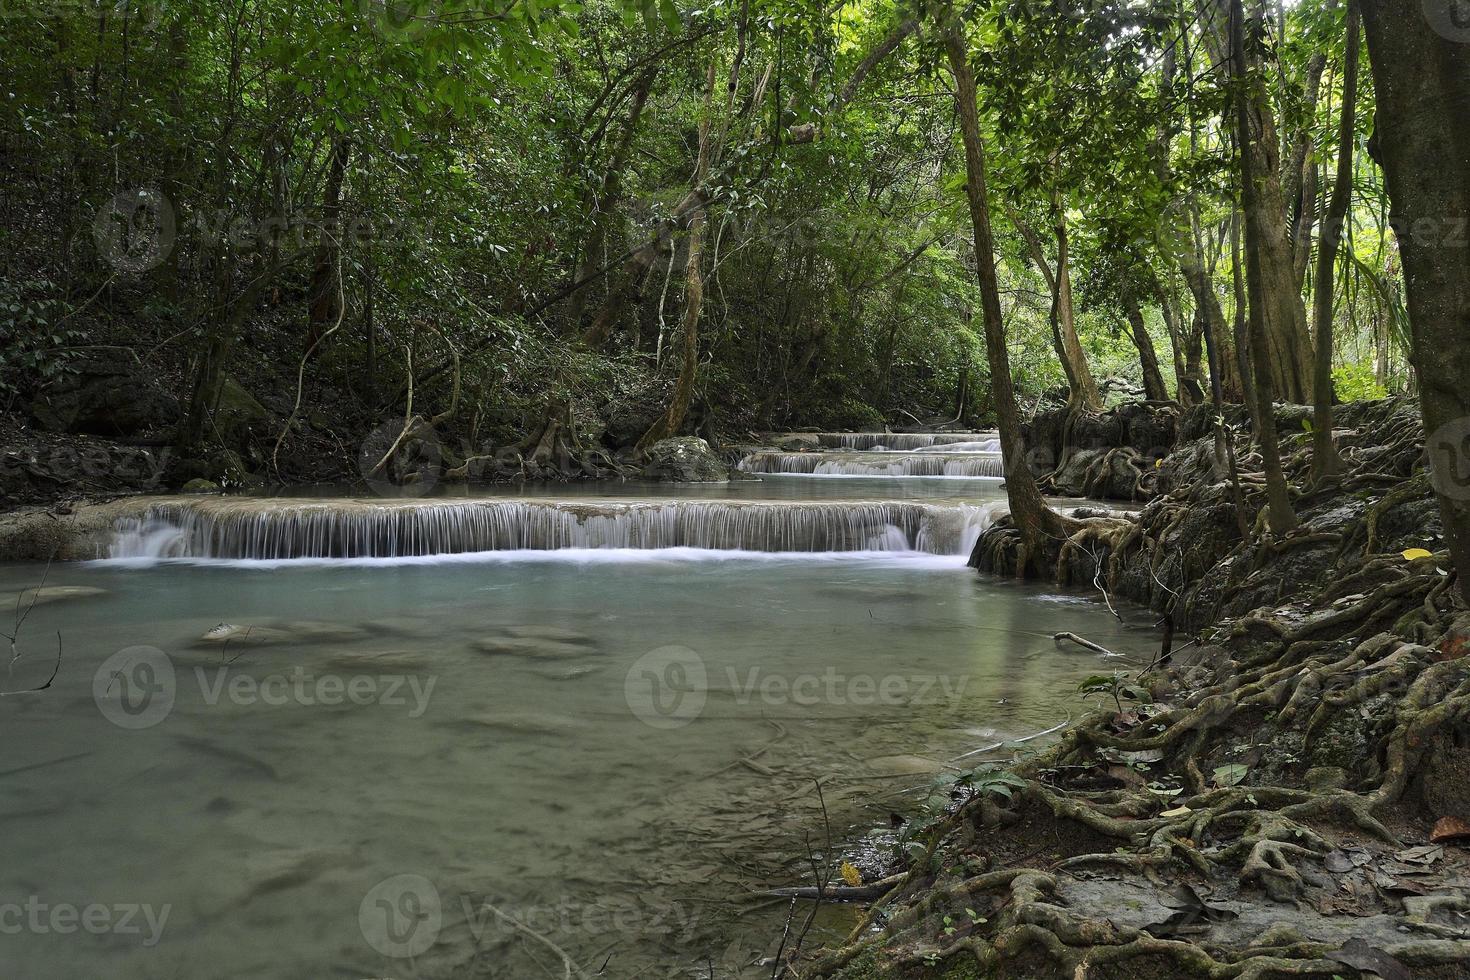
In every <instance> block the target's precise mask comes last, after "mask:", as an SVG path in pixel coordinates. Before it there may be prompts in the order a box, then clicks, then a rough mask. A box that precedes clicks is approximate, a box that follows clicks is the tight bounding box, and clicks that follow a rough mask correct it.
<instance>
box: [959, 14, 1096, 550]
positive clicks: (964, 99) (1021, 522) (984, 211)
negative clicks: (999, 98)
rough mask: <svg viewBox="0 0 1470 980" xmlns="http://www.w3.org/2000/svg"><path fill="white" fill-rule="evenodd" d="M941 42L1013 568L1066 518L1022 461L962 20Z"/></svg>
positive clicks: (1059, 531)
mask: <svg viewBox="0 0 1470 980" xmlns="http://www.w3.org/2000/svg"><path fill="white" fill-rule="evenodd" d="M944 47H945V52H946V54H947V55H948V57H949V65H950V70H951V71H952V72H953V73H954V81H955V102H956V104H957V108H958V110H959V117H960V136H961V139H962V140H963V142H964V145H965V174H966V179H965V198H966V200H967V201H968V202H969V205H970V220H971V224H972V225H973V226H974V233H975V267H976V275H977V278H978V279H979V283H980V299H981V313H982V316H983V319H984V323H985V354H986V359H987V361H988V362H989V365H990V384H991V391H992V394H993V395H994V400H995V413H996V417H997V419H998V421H999V424H1000V440H1001V449H1002V453H1003V461H1004V466H1005V475H1006V497H1007V499H1008V500H1009V501H1010V506H1011V520H1012V521H1013V522H1014V523H1015V525H1016V527H1017V528H1019V529H1020V531H1021V536H1022V542H1023V551H1024V552H1025V553H1024V554H1023V555H1022V556H1021V558H1020V560H1019V561H1018V562H1017V571H1018V573H1021V572H1023V571H1024V569H1025V567H1026V565H1027V564H1028V562H1029V561H1030V560H1031V559H1032V558H1033V557H1034V556H1037V555H1039V554H1040V551H1041V544H1042V540H1043V539H1044V538H1046V537H1063V536H1065V534H1066V531H1067V527H1066V523H1065V522H1064V521H1063V520H1062V518H1061V516H1060V515H1058V514H1057V513H1055V512H1054V511H1052V510H1051V509H1050V508H1049V507H1047V506H1046V501H1045V500H1044V499H1042V496H1041V491H1040V490H1039V489H1037V486H1036V480H1035V478H1034V477H1032V475H1031V470H1030V469H1029V468H1028V467H1027V465H1026V458H1025V456H1026V450H1025V445H1024V444H1023V442H1022V440H1021V413H1020V410H1019V408H1018V407H1017V405H1016V392H1015V388H1014V387H1013V385H1012V382H1011V364H1010V356H1009V353H1008V351H1007V349H1006V331H1005V323H1004V320H1003V319H1002V314H1001V306H1000V284H999V281H998V279H997V277H996V272H995V240H994V237H993V234H992V232H991V226H990V200H989V190H988V188H987V186H986V175H985V144H984V142H983V140H982V139H981V136H980V116H979V108H978V98H979V97H978V95H977V93H976V90H975V76H974V74H973V73H972V72H971V70H970V63H969V52H968V50H967V43H966V41H965V37H964V34H963V33H962V29H961V26H960V24H959V23H958V22H956V21H952V22H951V23H949V24H948V25H946V26H945V28H944Z"/></svg>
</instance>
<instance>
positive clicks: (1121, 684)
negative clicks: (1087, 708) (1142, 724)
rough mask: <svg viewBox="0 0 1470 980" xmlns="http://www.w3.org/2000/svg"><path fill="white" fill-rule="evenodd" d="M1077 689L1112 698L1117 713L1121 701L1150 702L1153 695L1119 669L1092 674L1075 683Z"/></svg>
mask: <svg viewBox="0 0 1470 980" xmlns="http://www.w3.org/2000/svg"><path fill="white" fill-rule="evenodd" d="M1077 690H1078V691H1079V692H1080V693H1082V694H1085V695H1088V696H1092V697H1098V698H1104V697H1107V698H1112V700H1113V705H1114V707H1116V708H1117V709H1118V714H1122V713H1123V702H1124V701H1125V700H1126V701H1133V702H1136V703H1138V704H1152V703H1153V695H1152V694H1150V693H1149V692H1148V689H1147V688H1145V687H1141V686H1139V685H1137V684H1133V683H1130V682H1129V675H1128V674H1125V673H1122V672H1121V671H1114V672H1113V673H1111V674H1094V675H1093V676H1091V677H1088V678H1086V679H1085V680H1083V681H1082V683H1080V684H1078V685H1077Z"/></svg>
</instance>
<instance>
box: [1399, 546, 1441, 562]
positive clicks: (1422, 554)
mask: <svg viewBox="0 0 1470 980" xmlns="http://www.w3.org/2000/svg"><path fill="white" fill-rule="evenodd" d="M1433 557H1434V555H1433V553H1432V552H1428V551H1425V550H1424V549H1423V548H1410V549H1409V550H1408V551H1405V552H1404V561H1416V560H1418V559H1420V558H1433Z"/></svg>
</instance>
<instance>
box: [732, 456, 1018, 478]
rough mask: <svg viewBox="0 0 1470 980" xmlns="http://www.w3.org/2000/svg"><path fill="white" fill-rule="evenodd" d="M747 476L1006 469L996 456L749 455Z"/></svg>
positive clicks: (979, 474) (978, 474) (984, 473)
mask: <svg viewBox="0 0 1470 980" xmlns="http://www.w3.org/2000/svg"><path fill="white" fill-rule="evenodd" d="M740 469H742V470H744V471H745V472H747V473H788V474H805V475H807V476H894V477H925V476H948V477H965V478H969V479H977V478H981V479H1002V478H1004V476H1005V465H1004V463H1003V462H1002V460H1001V455H1000V453H998V452H969V453H957V454H950V453H935V452H932V451H931V452H926V453H918V452H900V453H884V452H851V453H840V452H831V453H774V452H762V453H751V454H750V455H749V456H747V457H745V458H744V459H743V460H741V461H740Z"/></svg>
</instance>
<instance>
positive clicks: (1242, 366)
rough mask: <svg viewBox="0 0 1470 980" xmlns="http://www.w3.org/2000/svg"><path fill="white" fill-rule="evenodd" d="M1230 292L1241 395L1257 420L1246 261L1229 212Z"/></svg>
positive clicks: (1235, 216) (1234, 212) (1234, 214)
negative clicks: (1246, 284)
mask: <svg viewBox="0 0 1470 980" xmlns="http://www.w3.org/2000/svg"><path fill="white" fill-rule="evenodd" d="M1230 289H1231V296H1232V299H1233V300H1234V303H1235V314H1234V316H1233V317H1231V321H1230V335H1231V336H1232V337H1233V338H1234V339H1235V366H1236V370H1238V371H1239V372H1240V394H1241V399H1242V401H1244V402H1245V407H1246V411H1247V412H1249V413H1250V416H1251V418H1255V416H1256V386H1255V380H1254V379H1255V369H1254V368H1252V367H1251V360H1252V353H1251V340H1250V324H1249V322H1248V321H1247V319H1246V311H1247V310H1248V309H1249V305H1250V304H1249V300H1248V299H1247V297H1246V294H1245V258H1244V256H1243V255H1242V253H1241V249H1240V210H1239V209H1238V208H1232V209H1231V211H1230Z"/></svg>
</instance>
